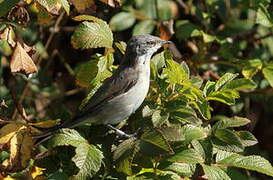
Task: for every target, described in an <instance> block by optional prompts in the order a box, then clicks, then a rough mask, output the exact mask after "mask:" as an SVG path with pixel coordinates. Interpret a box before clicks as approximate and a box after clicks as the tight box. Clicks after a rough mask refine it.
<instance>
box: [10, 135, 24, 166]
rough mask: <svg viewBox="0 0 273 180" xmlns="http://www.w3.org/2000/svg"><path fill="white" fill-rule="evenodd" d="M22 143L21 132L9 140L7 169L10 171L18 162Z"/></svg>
mask: <svg viewBox="0 0 273 180" xmlns="http://www.w3.org/2000/svg"><path fill="white" fill-rule="evenodd" d="M22 141H23V134H22V131H20V132H18V133H16V134H15V135H14V136H13V137H12V138H11V140H10V157H9V164H8V169H12V168H13V167H14V166H16V165H17V164H18V161H19V151H20V146H21V144H22Z"/></svg>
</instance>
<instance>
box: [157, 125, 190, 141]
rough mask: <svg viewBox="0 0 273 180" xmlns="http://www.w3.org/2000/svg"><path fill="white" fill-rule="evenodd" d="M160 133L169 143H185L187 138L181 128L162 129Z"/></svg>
mask: <svg viewBox="0 0 273 180" xmlns="http://www.w3.org/2000/svg"><path fill="white" fill-rule="evenodd" d="M160 132H161V133H162V135H163V136H164V137H165V138H166V140H167V141H172V142H174V141H183V140H185V136H184V135H183V133H182V129H181V128H180V127H163V128H160Z"/></svg>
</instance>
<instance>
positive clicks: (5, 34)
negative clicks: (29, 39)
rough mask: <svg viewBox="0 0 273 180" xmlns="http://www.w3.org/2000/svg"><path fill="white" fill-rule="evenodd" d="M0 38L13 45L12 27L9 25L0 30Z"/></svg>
mask: <svg viewBox="0 0 273 180" xmlns="http://www.w3.org/2000/svg"><path fill="white" fill-rule="evenodd" d="M0 39H3V40H7V41H8V43H9V45H11V46H12V47H15V45H16V42H15V33H14V31H13V28H12V27H11V26H9V27H7V28H5V30H4V31H2V32H0Z"/></svg>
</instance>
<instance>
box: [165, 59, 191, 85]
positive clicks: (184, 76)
mask: <svg viewBox="0 0 273 180" xmlns="http://www.w3.org/2000/svg"><path fill="white" fill-rule="evenodd" d="M166 64H167V68H164V69H163V73H162V74H164V75H165V77H167V79H168V82H170V83H181V82H183V81H189V76H188V73H187V72H185V70H184V68H183V67H182V66H181V65H180V64H178V63H177V62H175V61H173V60H169V59H166Z"/></svg>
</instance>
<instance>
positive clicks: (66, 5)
mask: <svg viewBox="0 0 273 180" xmlns="http://www.w3.org/2000/svg"><path fill="white" fill-rule="evenodd" d="M59 2H60V4H61V5H62V7H63V8H64V10H65V12H66V14H67V15H68V16H69V12H70V5H69V3H68V1H67V0H59Z"/></svg>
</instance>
